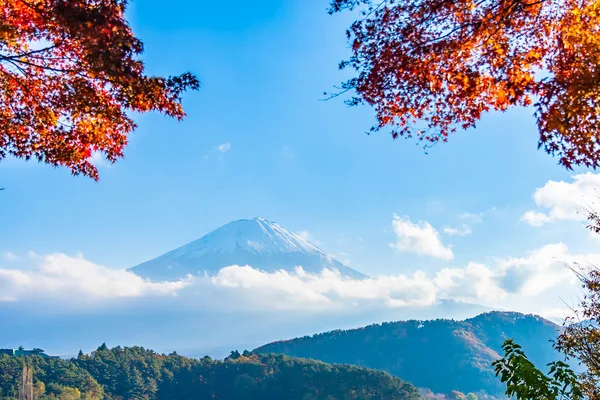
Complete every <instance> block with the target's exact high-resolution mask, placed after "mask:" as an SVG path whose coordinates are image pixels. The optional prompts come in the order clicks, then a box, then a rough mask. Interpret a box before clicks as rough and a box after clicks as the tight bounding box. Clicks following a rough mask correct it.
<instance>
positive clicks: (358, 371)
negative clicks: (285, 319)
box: [0, 345, 419, 400]
mask: <svg viewBox="0 0 600 400" xmlns="http://www.w3.org/2000/svg"><path fill="white" fill-rule="evenodd" d="M25 361H26V362H27V364H28V365H29V366H30V368H31V369H32V375H33V376H32V377H33V382H34V384H37V382H43V383H44V386H45V392H46V393H45V394H42V395H41V396H40V399H51V398H63V399H66V398H69V399H71V398H79V396H72V394H73V393H77V390H78V391H80V392H81V393H82V394H84V396H81V398H84V397H85V398H86V399H131V400H135V399H139V400H141V399H157V400H182V399H184V400H195V399H198V400H204V399H221V400H245V399H247V400H256V399H261V400H280V399H286V400H308V399H311V400H329V399H348V400H418V399H419V395H418V393H417V389H416V388H415V387H414V386H413V385H411V384H409V383H406V382H403V381H401V380H400V379H398V378H395V377H393V376H391V375H390V374H388V373H385V372H382V371H374V370H369V369H366V368H359V367H354V366H349V365H329V364H325V363H322V362H319V361H313V360H303V359H297V358H290V357H286V356H283V355H254V354H249V353H246V352H244V354H243V355H241V354H239V353H238V352H234V353H232V355H231V356H230V357H228V358H227V359H226V360H224V361H216V360H212V359H210V358H207V357H206V358H203V359H201V360H196V359H190V358H185V357H181V356H178V355H176V354H174V353H173V354H170V355H162V354H157V353H155V352H153V351H151V350H146V349H144V348H141V347H129V348H128V347H125V348H122V347H117V348H114V349H108V348H107V347H106V346H104V345H103V346H101V347H100V348H98V349H97V350H96V351H95V352H93V353H92V354H91V355H83V354H82V355H80V356H79V357H78V358H77V359H71V360H68V361H67V360H47V359H42V358H40V357H35V356H34V357H28V358H14V357H9V356H6V355H0V377H2V379H0V397H2V396H9V397H8V398H16V397H17V396H16V394H17V393H18V390H19V389H18V388H19V381H20V378H21V374H22V371H23V364H24V362H25ZM69 394H71V396H69ZM2 398H4V397H2Z"/></svg>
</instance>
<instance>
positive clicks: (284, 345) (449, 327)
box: [255, 311, 562, 398]
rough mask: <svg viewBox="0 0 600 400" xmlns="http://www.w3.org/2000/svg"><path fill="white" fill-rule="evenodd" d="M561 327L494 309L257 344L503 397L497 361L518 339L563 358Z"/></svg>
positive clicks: (436, 386)
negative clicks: (558, 344) (557, 343)
mask: <svg viewBox="0 0 600 400" xmlns="http://www.w3.org/2000/svg"><path fill="white" fill-rule="evenodd" d="M561 329H562V328H561V327H560V326H558V325H556V324H554V323H552V322H550V321H548V320H545V319H544V318H542V317H539V316H535V315H524V314H520V313H517V312H500V311H492V312H487V313H484V314H481V315H479V316H477V317H475V318H470V319H466V320H464V321H454V320H446V319H438V320H432V321H416V320H413V321H405V322H388V323H383V324H374V325H369V326H366V327H364V328H359V329H351V330H337V331H331V332H326V333H321V334H317V335H313V336H305V337H301V338H296V339H292V340H285V341H278V342H273V343H270V344H267V345H264V346H261V347H259V348H257V349H256V350H255V352H258V353H281V354H285V355H289V356H293V357H303V358H311V359H316V360H320V361H324V362H329V363H344V364H354V365H359V366H364V367H369V368H375V369H380V370H384V371H387V372H389V373H391V374H393V375H395V376H397V377H399V378H401V379H404V380H406V381H409V382H411V383H413V384H414V385H416V386H417V387H427V388H429V389H431V390H433V391H434V392H436V393H450V392H451V391H452V390H459V391H461V392H463V393H468V392H473V393H477V392H480V391H484V392H486V393H487V394H489V395H493V396H498V397H500V398H504V396H503V392H504V390H505V389H506V388H505V387H504V386H503V385H502V384H501V382H500V380H499V379H498V378H497V377H496V376H495V373H494V370H493V368H492V365H491V364H492V362H493V361H495V360H496V359H498V358H499V357H500V355H501V354H502V348H501V346H502V343H503V342H504V340H506V339H514V340H515V341H516V342H517V343H519V344H520V345H522V346H523V349H524V350H525V352H526V353H527V355H528V356H529V357H530V359H531V360H532V361H533V362H534V363H535V364H536V365H538V366H541V367H543V366H545V365H547V364H548V363H549V362H551V361H556V360H559V359H561V356H560V355H559V354H558V353H557V352H556V351H555V350H554V349H553V348H552V345H551V343H550V340H552V339H555V338H556V336H557V334H558V332H559V331H560V330H561Z"/></svg>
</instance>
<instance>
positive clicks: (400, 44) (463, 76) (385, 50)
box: [330, 0, 600, 169]
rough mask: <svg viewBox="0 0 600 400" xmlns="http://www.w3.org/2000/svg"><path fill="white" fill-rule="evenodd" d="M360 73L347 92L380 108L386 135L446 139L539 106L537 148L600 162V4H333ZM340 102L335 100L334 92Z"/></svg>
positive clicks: (478, 0)
mask: <svg viewBox="0 0 600 400" xmlns="http://www.w3.org/2000/svg"><path fill="white" fill-rule="evenodd" d="M347 9H350V10H358V11H359V12H360V15H361V17H360V19H359V20H357V21H356V22H354V23H353V24H352V25H351V27H350V28H349V29H348V31H347V35H348V40H349V41H350V43H351V46H352V55H351V57H350V58H349V59H348V60H347V61H344V62H342V63H341V64H340V68H346V67H351V68H353V69H354V70H355V71H356V76H355V77H354V78H352V79H350V80H348V81H346V82H344V83H343V85H342V87H341V89H342V92H340V93H338V94H336V95H340V94H342V93H344V92H347V91H355V93H356V95H355V96H354V97H352V98H351V99H350V100H348V102H349V104H351V105H356V104H361V103H366V104H369V105H371V106H373V107H374V109H375V111H376V113H377V124H376V125H375V126H374V127H373V128H372V129H371V130H372V131H379V130H381V129H383V128H385V127H390V128H391V130H392V135H393V137H394V138H398V137H400V136H405V137H418V138H419V139H420V140H423V141H425V142H426V143H427V145H430V144H434V143H438V142H445V141H447V139H448V136H449V135H450V134H451V133H453V132H455V131H456V130H457V129H458V128H462V129H467V128H470V127H475V124H476V122H477V121H478V120H479V119H480V118H481V116H482V114H483V113H485V112H487V111H490V110H497V111H504V110H506V109H508V108H509V107H511V106H533V108H534V109H535V118H536V119H537V125H538V128H539V135H540V136H539V147H540V148H543V149H544V150H545V151H547V152H548V153H550V154H552V155H555V156H558V157H559V159H560V161H559V162H560V164H562V165H563V166H565V167H566V168H568V169H572V167H573V166H576V165H582V166H587V167H592V168H596V167H598V166H599V165H600V152H599V151H598V150H600V147H599V143H600V119H599V117H598V114H599V113H598V111H600V84H599V83H600V35H599V33H600V2H599V1H597V0H380V1H375V2H373V1H371V0H332V3H331V9H330V13H337V12H340V11H343V10H347ZM334 96H335V95H334Z"/></svg>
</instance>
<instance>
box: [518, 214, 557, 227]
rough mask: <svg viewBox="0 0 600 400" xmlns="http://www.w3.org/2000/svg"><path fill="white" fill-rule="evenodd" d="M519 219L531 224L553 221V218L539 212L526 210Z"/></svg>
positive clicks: (537, 224)
mask: <svg viewBox="0 0 600 400" xmlns="http://www.w3.org/2000/svg"><path fill="white" fill-rule="evenodd" d="M521 221H523V222H527V223H528V224H529V225H531V226H542V225H545V224H547V223H549V222H552V221H554V219H553V218H551V217H550V216H548V215H546V214H544V213H541V212H537V211H527V212H526V213H525V214H523V217H521Z"/></svg>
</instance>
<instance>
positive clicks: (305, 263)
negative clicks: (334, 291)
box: [129, 217, 366, 281]
mask: <svg viewBox="0 0 600 400" xmlns="http://www.w3.org/2000/svg"><path fill="white" fill-rule="evenodd" d="M231 265H249V266H251V267H253V268H256V269H260V270H263V271H267V272H272V271H276V270H280V269H284V270H287V271H293V270H294V269H295V267H297V266H301V267H302V268H303V269H304V270H305V271H306V272H310V273H318V272H321V270H322V269H323V268H329V269H335V270H338V271H339V272H340V273H341V274H342V275H344V276H347V277H351V278H357V279H361V278H366V276H365V275H363V274H362V273H360V272H358V271H356V270H354V269H352V268H349V267H347V266H346V265H344V264H342V263H341V262H339V261H338V260H336V259H334V258H333V257H331V256H329V255H327V254H326V253H325V252H324V251H322V250H321V249H319V248H318V247H317V246H315V245H314V244H312V243H309V242H308V241H306V240H304V239H302V238H301V237H300V236H298V235H296V234H295V233H293V232H290V231H289V230H287V229H285V228H283V227H282V226H281V225H279V224H278V223H276V222H272V221H268V220H266V219H264V218H261V217H257V218H253V219H240V220H237V221H233V222H230V223H228V224H226V225H223V226H222V227H220V228H218V229H215V230H214V231H212V232H210V233H209V234H207V235H205V236H203V237H202V238H200V239H198V240H195V241H193V242H191V243H188V244H186V245H184V246H182V247H179V248H177V249H175V250H172V251H170V252H168V253H166V254H163V255H161V256H159V257H157V258H154V259H152V260H150V261H146V262H144V263H142V264H139V265H137V266H135V267H133V268H130V269H129V270H130V271H131V272H133V273H135V274H137V275H139V276H141V277H144V278H147V279H150V280H153V281H161V280H171V279H180V278H184V277H185V276H187V275H188V274H191V275H197V274H202V273H205V272H206V273H208V274H214V273H217V272H218V271H219V270H220V269H221V268H224V267H228V266H231Z"/></svg>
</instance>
